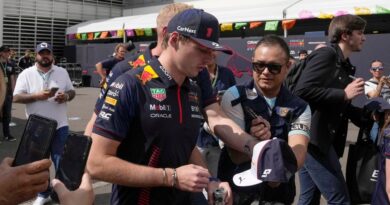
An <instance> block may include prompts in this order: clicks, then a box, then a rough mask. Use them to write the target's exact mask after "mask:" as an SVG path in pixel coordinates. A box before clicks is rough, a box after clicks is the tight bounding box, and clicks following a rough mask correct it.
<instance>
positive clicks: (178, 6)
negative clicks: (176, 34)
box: [156, 3, 193, 28]
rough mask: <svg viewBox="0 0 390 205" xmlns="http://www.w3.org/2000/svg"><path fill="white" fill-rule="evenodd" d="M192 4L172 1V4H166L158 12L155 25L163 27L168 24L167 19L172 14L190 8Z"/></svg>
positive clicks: (168, 19)
mask: <svg viewBox="0 0 390 205" xmlns="http://www.w3.org/2000/svg"><path fill="white" fill-rule="evenodd" d="M192 8H193V6H192V5H188V4H185V3H173V4H168V5H166V6H164V7H163V8H162V9H161V10H160V12H159V13H158V16H157V19H156V22H157V27H158V28H161V27H165V26H167V25H168V23H169V21H170V20H171V19H172V17H173V16H175V15H176V14H178V13H180V12H182V11H185V10H187V9H192Z"/></svg>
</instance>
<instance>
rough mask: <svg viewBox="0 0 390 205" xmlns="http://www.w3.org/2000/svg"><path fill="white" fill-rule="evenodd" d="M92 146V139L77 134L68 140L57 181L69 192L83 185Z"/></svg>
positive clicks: (73, 134) (70, 136)
mask: <svg viewBox="0 0 390 205" xmlns="http://www.w3.org/2000/svg"><path fill="white" fill-rule="evenodd" d="M91 144H92V138H90V137H87V136H84V135H80V134H76V133H72V134H70V135H69V136H68V139H67V140H66V143H65V146H64V151H63V153H62V155H61V160H60V163H59V166H58V169H57V172H56V179H59V180H60V181H61V182H63V183H64V184H65V186H66V188H68V189H69V190H72V191H73V190H76V189H78V188H79V186H80V184H81V179H82V176H83V174H84V170H85V164H86V163H87V159H88V155H89V150H90V148H91Z"/></svg>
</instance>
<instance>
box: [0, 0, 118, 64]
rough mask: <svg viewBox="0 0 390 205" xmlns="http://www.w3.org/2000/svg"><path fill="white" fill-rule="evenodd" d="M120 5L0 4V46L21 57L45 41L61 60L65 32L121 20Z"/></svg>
mask: <svg viewBox="0 0 390 205" xmlns="http://www.w3.org/2000/svg"><path fill="white" fill-rule="evenodd" d="M123 5H124V0H78V1H77V0H0V45H7V46H9V47H10V48H12V49H14V50H15V51H16V52H17V54H18V56H21V55H23V53H24V51H25V50H26V49H31V50H34V48H35V46H36V44H38V43H39V42H42V41H46V42H49V43H51V44H52V45H53V49H54V50H53V52H54V55H56V56H57V57H62V56H63V50H64V46H65V30H66V28H68V27H70V26H73V25H75V24H78V23H81V22H84V21H89V20H94V19H107V18H113V17H119V16H122V13H123V11H122V10H123Z"/></svg>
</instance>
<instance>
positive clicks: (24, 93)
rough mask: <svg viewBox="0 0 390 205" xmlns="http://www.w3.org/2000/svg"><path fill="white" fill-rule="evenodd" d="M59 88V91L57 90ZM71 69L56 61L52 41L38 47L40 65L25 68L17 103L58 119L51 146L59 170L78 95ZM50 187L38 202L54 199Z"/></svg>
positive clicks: (32, 110)
mask: <svg viewBox="0 0 390 205" xmlns="http://www.w3.org/2000/svg"><path fill="white" fill-rule="evenodd" d="M57 89H58V91H56V90H57ZM75 95H76V93H75V91H74V88H73V85H72V82H71V81H70V78H69V75H68V72H67V71H66V70H65V69H64V68H61V67H58V66H56V65H54V64H53V51H52V47H51V45H50V44H48V43H46V42H42V43H40V44H38V45H37V47H36V64H35V65H34V66H32V67H29V68H27V69H25V70H23V71H22V72H21V73H20V74H19V76H18V79H17V81H16V86H15V91H14V102H16V103H23V104H26V115H27V116H29V115H30V114H39V115H41V116H44V117H47V118H51V119H53V120H56V121H57V130H56V134H55V136H54V139H53V142H52V144H51V147H50V154H51V159H52V160H53V163H54V167H55V169H56V170H57V168H58V164H59V161H60V157H61V154H62V151H63V147H64V144H65V142H66V139H67V137H68V132H69V127H68V120H67V102H69V101H71V100H72V99H73V98H74V97H75ZM49 195H50V187H48V189H47V191H45V192H42V193H40V194H39V196H38V197H37V199H36V200H35V202H34V205H40V204H45V203H46V202H48V201H50V198H49Z"/></svg>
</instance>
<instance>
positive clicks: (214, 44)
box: [188, 36, 233, 55]
mask: <svg viewBox="0 0 390 205" xmlns="http://www.w3.org/2000/svg"><path fill="white" fill-rule="evenodd" d="M188 37H190V38H191V39H192V40H194V41H196V42H197V43H199V44H200V45H202V46H204V47H207V48H210V49H212V50H214V51H221V52H224V53H226V54H228V55H232V54H233V51H232V50H230V49H228V48H225V47H223V46H222V45H221V44H219V43H217V42H212V41H208V40H204V39H200V38H194V37H191V36H188Z"/></svg>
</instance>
